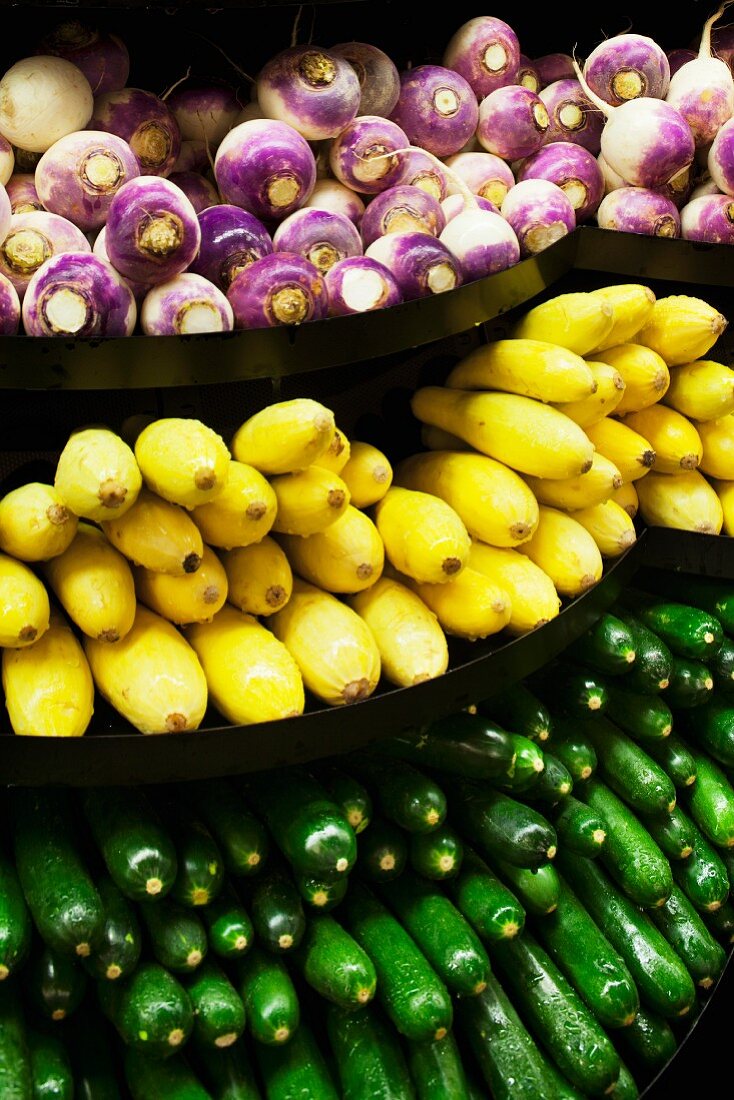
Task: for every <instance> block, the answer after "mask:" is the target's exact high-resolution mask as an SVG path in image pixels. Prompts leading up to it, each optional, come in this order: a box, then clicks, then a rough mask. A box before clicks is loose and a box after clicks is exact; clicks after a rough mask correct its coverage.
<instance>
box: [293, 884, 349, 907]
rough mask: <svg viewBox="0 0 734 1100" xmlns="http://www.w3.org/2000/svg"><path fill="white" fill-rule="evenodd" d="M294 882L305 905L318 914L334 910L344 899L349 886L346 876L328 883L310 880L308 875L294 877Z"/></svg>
mask: <svg viewBox="0 0 734 1100" xmlns="http://www.w3.org/2000/svg"><path fill="white" fill-rule="evenodd" d="M295 882H296V886H297V888H298V892H299V894H300V895H301V897H302V898H303V900H304V901H305V902H306V905H308V906H309V908H310V909H315V910H316V911H317V912H319V913H328V912H329V910H330V909H335V908H336V906H337V905H338V904H339V902H340V901H342V899H343V898H344V895H345V894H346V892H347V887H348V885H349V883H348V881H347V876H346V875H344V876H343V877H342V878H337V879H334V880H332V881H330V882H324V881H323V880H322V879H319V878H311V876H310V875H296V877H295Z"/></svg>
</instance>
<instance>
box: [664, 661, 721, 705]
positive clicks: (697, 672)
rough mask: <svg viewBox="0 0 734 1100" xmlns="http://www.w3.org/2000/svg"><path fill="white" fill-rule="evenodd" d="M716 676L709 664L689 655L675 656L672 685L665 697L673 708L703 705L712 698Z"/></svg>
mask: <svg viewBox="0 0 734 1100" xmlns="http://www.w3.org/2000/svg"><path fill="white" fill-rule="evenodd" d="M713 690H714V678H713V676H712V675H711V670H710V669H709V667H708V665H704V664H703V663H702V662H701V661H694V660H692V659H690V658H687V657H674V658H673V665H672V669H671V674H670V686H669V687H668V690H667V692H666V695H665V698H666V699H667V701H668V702H669V703H670V705H671V707H672V708H673V710H691V709H693V708H694V707H701V706H703V705H704V703H707V702H708V701H709V699H710V698H711V693H712V691H713Z"/></svg>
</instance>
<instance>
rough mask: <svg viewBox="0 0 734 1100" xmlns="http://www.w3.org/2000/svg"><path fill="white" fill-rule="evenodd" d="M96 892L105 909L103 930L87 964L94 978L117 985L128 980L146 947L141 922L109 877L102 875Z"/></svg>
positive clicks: (85, 963) (85, 962) (98, 880)
mask: <svg viewBox="0 0 734 1100" xmlns="http://www.w3.org/2000/svg"><path fill="white" fill-rule="evenodd" d="M97 890H98V892H99V896H100V898H101V899H102V905H103V907H104V915H105V923H104V929H103V931H102V936H101V940H100V943H99V944H98V945H97V946H96V948H95V950H94V951H93V953H92V954H91V955H90V956H89V958H88V959H85V960H84V965H85V967H86V969H87V972H88V973H89V974H90V975H91V976H92V977H94V978H97V979H101V980H103V981H112V982H114V981H118V980H119V979H120V978H123V979H124V978H127V977H129V976H130V974H132V972H133V970H134V969H135V967H136V966H137V965H138V962H139V961H140V953H141V951H142V947H143V942H142V933H141V930H140V922H139V920H138V917H137V913H136V911H135V909H134V908H133V906H132V905H131V903H130V902H129V901H128V899H127V898H126V897H125V895H124V894H123V893H122V891H121V890H118V888H117V886H115V884H114V882H113V881H112V879H111V878H110V877H109V875H100V877H99V878H98V879H97Z"/></svg>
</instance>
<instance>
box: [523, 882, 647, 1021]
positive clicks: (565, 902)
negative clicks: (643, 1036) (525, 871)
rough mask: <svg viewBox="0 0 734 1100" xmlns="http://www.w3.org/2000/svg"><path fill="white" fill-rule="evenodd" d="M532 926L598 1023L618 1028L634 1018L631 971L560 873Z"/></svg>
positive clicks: (635, 1003)
mask: <svg viewBox="0 0 734 1100" xmlns="http://www.w3.org/2000/svg"><path fill="white" fill-rule="evenodd" d="M535 931H536V934H537V935H538V937H539V938H540V940H541V942H542V944H543V946H544V947H545V949H546V951H547V952H548V954H549V955H550V956H551V958H552V959H553V961H554V962H555V964H556V966H557V967H558V968H559V969H560V970H561V971H562V972H563V973H564V974H565V976H566V978H567V979H568V981H569V982H570V983H571V985H572V986H573V987H574V989H575V990H576V992H577V993H578V994H579V996H580V997H581V999H582V1000H583V1001H584V1002H585V1003H586V1006H587V1007H588V1008H589V1009H590V1010H591V1012H593V1014H594V1016H596V1018H597V1020H598V1021H599V1023H600V1024H602V1026H603V1027H610V1028H617V1027H621V1028H623V1027H626V1026H627V1025H628V1024H629V1023H630V1022H631V1021H632V1020H633V1019H634V1017H635V1013H636V1012H637V1010H638V1008H639V1007H640V999H639V996H638V993H637V986H636V985H635V983H634V980H633V978H632V975H631V974H630V972H629V970H628V969H627V966H626V964H625V962H624V960H623V959H622V957H621V956H620V955H619V953H618V952H617V951H615V949H614V948H613V947H612V945H611V944H610V943H609V941H608V940H607V938H606V937H605V936H604V935H603V933H602V932H600V930H599V928H598V927H597V926H596V924H595V923H594V921H593V920H592V919H591V917H590V916H589V914H588V912H587V911H586V909H585V908H584V906H583V905H582V904H581V902H580V901H579V900H578V898H577V897H576V895H575V894H574V892H573V891H572V890H571V887H570V886H569V885H568V883H567V882H565V880H564V879H563V878H561V877H560V876H559V879H558V893H557V904H556V907H555V910H554V912H553V913H551V914H550V915H549V916H548V918H547V919H545V920H540V921H537V922H536V924H535Z"/></svg>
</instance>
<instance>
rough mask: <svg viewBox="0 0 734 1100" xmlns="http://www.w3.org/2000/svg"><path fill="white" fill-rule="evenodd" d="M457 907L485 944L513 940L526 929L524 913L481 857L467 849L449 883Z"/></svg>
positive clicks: (515, 899)
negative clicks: (456, 874) (462, 861)
mask: <svg viewBox="0 0 734 1100" xmlns="http://www.w3.org/2000/svg"><path fill="white" fill-rule="evenodd" d="M447 887H448V892H449V894H450V895H451V897H452V898H453V901H454V905H455V906H456V908H457V909H458V910H459V912H460V913H462V914H463V915H464V916H465V917H466V919H467V920H468V921H469V923H470V924H471V925H472V927H473V928H474V930H475V931H476V932H477V933H478V935H479V937H480V938H481V939H482V940H483V941H484V943H492V942H493V941H494V940H504V939H511V938H512V937H513V936H517V935H518V934H519V933H520V932H522V930H523V928H524V926H525V910H524V909H523V907H522V905H521V904H520V902H519V901H518V899H517V898H516V897H515V895H514V894H513V893H512V892H511V891H510V890H508V889H507V887H506V886H505V885H504V884H503V883H502V882H500V880H499V879H498V878H497V876H496V875H494V874H493V873H492V872H491V871H490V869H489V867H488V866H487V865H486V863H484V862H483V861H482V860H481V859H480V858H479V856H478V855H477V854H476V853H475V852H473V851H471V849H467V850H466V852H465V855H464V863H463V866H462V868H461V872H460V873H459V875H458V877H457V878H456V879H452V880H451V881H450V882H448V883H447Z"/></svg>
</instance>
